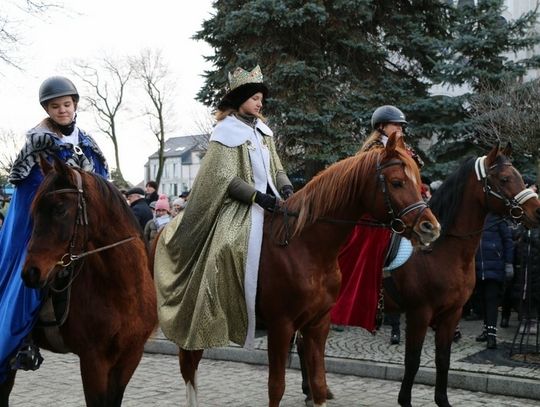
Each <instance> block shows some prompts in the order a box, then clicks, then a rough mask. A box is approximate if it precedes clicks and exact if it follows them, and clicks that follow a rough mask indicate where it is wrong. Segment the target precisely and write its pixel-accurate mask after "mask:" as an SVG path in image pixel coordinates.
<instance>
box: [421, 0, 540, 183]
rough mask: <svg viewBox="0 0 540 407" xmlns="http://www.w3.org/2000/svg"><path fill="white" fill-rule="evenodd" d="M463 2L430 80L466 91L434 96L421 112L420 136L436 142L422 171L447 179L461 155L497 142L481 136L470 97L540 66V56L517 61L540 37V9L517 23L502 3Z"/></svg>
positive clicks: (456, 10) (455, 9) (453, 13)
mask: <svg viewBox="0 0 540 407" xmlns="http://www.w3.org/2000/svg"><path fill="white" fill-rule="evenodd" d="M474 3H475V2H472V1H459V2H458V5H457V7H453V8H451V9H450V12H451V17H450V21H451V22H452V25H451V26H450V28H449V30H450V32H451V35H450V36H449V37H448V40H447V41H445V42H443V43H442V45H443V48H444V49H445V53H444V58H441V59H440V60H438V61H437V64H436V66H435V69H434V72H433V75H432V76H430V80H431V81H432V82H433V83H436V84H442V85H444V86H446V87H448V88H450V89H453V88H455V87H464V88H465V89H466V91H465V92H463V93H462V94H461V95H459V96H453V97H452V96H441V95H438V96H430V97H429V98H428V100H427V101H426V103H425V105H424V104H423V101H421V102H420V103H422V105H423V106H422V108H421V110H422V111H423V113H424V120H421V121H420V122H419V123H418V126H417V127H416V128H415V132H416V134H418V135H420V136H423V137H426V138H431V137H433V136H434V135H435V137H434V139H435V140H437V144H436V145H434V146H433V147H432V148H431V149H430V150H429V152H428V157H427V158H428V159H427V160H426V161H427V163H428V165H427V166H426V168H425V170H423V173H425V174H428V175H431V176H433V177H435V176H438V177H444V176H445V175H446V174H447V173H448V171H449V170H451V169H453V167H455V166H457V165H458V161H459V158H460V157H463V156H466V155H467V154H469V153H484V152H486V151H487V149H489V148H491V147H492V145H493V144H494V143H495V142H496V141H497V139H496V138H493V139H491V140H488V139H486V138H485V137H484V138H478V137H477V130H476V128H475V125H474V123H473V121H472V115H471V112H470V110H469V109H470V105H471V98H474V97H475V95H476V94H477V93H478V92H480V91H481V89H484V88H486V87H489V88H498V87H500V86H502V85H504V84H505V83H507V82H508V81H516V79H518V78H521V77H523V75H525V73H526V72H527V70H528V69H530V68H535V67H538V66H540V65H539V64H540V57H539V56H538V55H532V56H530V57H525V58H522V59H518V60H515V59H511V58H515V57H516V55H517V52H518V51H521V50H531V49H532V48H533V47H534V45H536V44H538V43H539V41H540V37H539V36H538V33H537V32H536V31H535V30H534V26H535V24H536V20H537V16H538V15H537V10H533V11H531V12H529V13H526V14H524V15H522V16H520V17H519V18H517V19H515V20H513V21H507V20H506V19H504V18H503V17H502V15H503V12H504V10H505V4H504V3H505V2H504V0H479V1H477V2H476V3H477V4H476V5H475V4H474Z"/></svg>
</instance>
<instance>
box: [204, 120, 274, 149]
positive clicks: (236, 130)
mask: <svg viewBox="0 0 540 407" xmlns="http://www.w3.org/2000/svg"><path fill="white" fill-rule="evenodd" d="M255 127H256V128H257V129H258V130H259V131H260V132H261V133H262V134H264V135H265V136H273V135H274V133H273V132H272V130H270V128H269V127H268V126H267V125H266V124H264V123H263V122H262V121H261V120H260V119H257V123H256V124H255ZM252 134H253V128H251V127H250V126H248V125H247V124H245V123H244V122H242V121H241V120H238V119H237V118H236V117H234V116H232V115H230V116H227V117H226V118H225V119H223V120H221V121H220V122H218V124H216V127H214V131H213V132H212V135H211V136H210V141H217V142H219V143H221V144H223V145H224V146H227V147H238V146H239V145H242V144H244V143H245V142H246V141H248V140H249V139H250V138H251V135H252Z"/></svg>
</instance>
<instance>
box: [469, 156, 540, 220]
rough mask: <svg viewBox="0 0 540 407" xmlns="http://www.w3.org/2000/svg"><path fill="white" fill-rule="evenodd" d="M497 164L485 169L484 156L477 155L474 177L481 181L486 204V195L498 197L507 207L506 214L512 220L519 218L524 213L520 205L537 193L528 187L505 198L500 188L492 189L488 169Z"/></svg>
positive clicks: (536, 196) (534, 196)
mask: <svg viewBox="0 0 540 407" xmlns="http://www.w3.org/2000/svg"><path fill="white" fill-rule="evenodd" d="M503 165H512V164H510V163H504V164H503ZM496 166H497V164H493V165H492V166H491V167H489V168H487V169H486V156H483V157H478V158H477V159H476V161H475V163H474V171H475V173H476V179H477V180H478V181H480V182H483V184H484V185H483V190H484V193H485V195H486V204H487V203H488V200H487V198H488V196H489V195H492V196H494V197H496V198H497V199H500V200H502V201H503V202H504V205H505V206H506V207H507V208H508V214H509V215H510V217H511V218H512V219H514V220H519V219H521V218H522V217H523V214H524V213H525V212H524V211H523V208H522V206H521V205H523V204H524V203H525V202H526V201H528V200H529V199H531V198H538V194H537V193H536V192H534V191H533V190H532V189H530V188H525V189H524V190H523V191H521V192H519V193H518V194H516V196H514V197H513V198H507V197H506V196H505V195H504V194H503V192H502V191H501V188H500V187H499V186H498V185H497V186H496V190H494V188H493V186H492V184H491V183H490V182H489V171H490V170H492V169H493V168H495V167H496Z"/></svg>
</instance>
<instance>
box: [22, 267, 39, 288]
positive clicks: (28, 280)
mask: <svg viewBox="0 0 540 407" xmlns="http://www.w3.org/2000/svg"><path fill="white" fill-rule="evenodd" d="M39 276H40V273H39V269H38V268H37V267H29V268H28V269H26V270H25V271H23V273H22V279H23V281H24V284H26V286H27V287H30V288H38V287H39Z"/></svg>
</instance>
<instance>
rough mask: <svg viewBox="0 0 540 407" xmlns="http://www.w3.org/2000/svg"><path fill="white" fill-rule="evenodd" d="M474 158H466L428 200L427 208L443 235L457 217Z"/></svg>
mask: <svg viewBox="0 0 540 407" xmlns="http://www.w3.org/2000/svg"><path fill="white" fill-rule="evenodd" d="M475 159H476V158H475V157H468V158H466V159H465V160H464V161H463V162H462V163H461V164H460V165H459V167H458V168H457V169H456V170H455V171H454V172H453V173H452V174H450V175H449V176H448V177H447V178H446V179H445V180H444V182H443V183H442V184H441V186H440V187H439V188H437V190H436V191H435V192H434V193H433V195H432V196H431V199H430V200H429V207H430V209H431V211H432V212H433V214H434V215H435V216H436V217H437V219H438V220H439V223H440V224H441V232H442V234H443V235H444V234H445V232H446V231H447V230H448V228H449V227H450V225H451V224H452V223H453V222H454V219H455V218H456V216H457V212H458V209H459V207H460V205H461V201H462V200H463V196H464V191H463V190H464V189H465V185H466V183H467V180H468V179H469V174H470V173H471V171H472V170H473V167H474V162H475Z"/></svg>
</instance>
